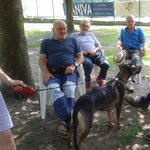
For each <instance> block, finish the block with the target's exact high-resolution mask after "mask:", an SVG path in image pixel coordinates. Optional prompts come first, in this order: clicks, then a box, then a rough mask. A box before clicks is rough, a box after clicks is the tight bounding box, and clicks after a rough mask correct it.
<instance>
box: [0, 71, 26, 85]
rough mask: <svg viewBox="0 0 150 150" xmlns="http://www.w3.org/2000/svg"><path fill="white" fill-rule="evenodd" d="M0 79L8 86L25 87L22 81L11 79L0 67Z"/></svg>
mask: <svg viewBox="0 0 150 150" xmlns="http://www.w3.org/2000/svg"><path fill="white" fill-rule="evenodd" d="M0 80H1V81H3V82H4V83H6V84H7V85H8V86H23V87H26V85H25V84H24V83H23V81H20V80H13V79H11V78H10V77H9V76H8V75H7V74H6V73H4V72H3V71H2V70H1V69H0Z"/></svg>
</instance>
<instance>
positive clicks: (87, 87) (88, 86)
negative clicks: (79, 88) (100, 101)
mask: <svg viewBox="0 0 150 150" xmlns="http://www.w3.org/2000/svg"><path fill="white" fill-rule="evenodd" d="M85 89H86V92H89V91H91V89H92V86H91V83H90V82H86V83H85Z"/></svg>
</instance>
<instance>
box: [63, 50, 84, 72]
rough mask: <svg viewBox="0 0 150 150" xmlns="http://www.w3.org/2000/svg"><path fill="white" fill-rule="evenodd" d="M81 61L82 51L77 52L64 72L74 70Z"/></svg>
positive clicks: (82, 59) (82, 58)
mask: <svg viewBox="0 0 150 150" xmlns="http://www.w3.org/2000/svg"><path fill="white" fill-rule="evenodd" d="M83 61H84V57H83V53H82V52H79V53H77V54H76V60H75V62H74V63H73V64H71V65H70V66H68V67H67V68H66V70H65V74H67V73H72V72H74V70H75V69H76V67H77V66H78V65H80V64H81V63H82V62H83ZM76 65H77V66H76Z"/></svg>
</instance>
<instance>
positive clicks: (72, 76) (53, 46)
mask: <svg viewBox="0 0 150 150" xmlns="http://www.w3.org/2000/svg"><path fill="white" fill-rule="evenodd" d="M52 30H53V32H54V36H53V38H51V39H44V40H43V41H42V43H41V50H40V58H39V66H40V68H41V70H42V72H43V81H44V83H45V85H46V86H47V88H48V94H49V97H50V100H51V102H52V105H53V108H54V111H55V113H56V115H57V116H58V117H59V118H60V119H61V123H60V124H59V128H58V130H59V131H60V130H65V128H66V129H68V126H69V124H70V121H71V111H72V109H73V107H74V103H75V97H74V96H75V95H74V94H75V89H76V84H77V83H78V72H77V67H78V65H79V64H81V63H82V62H83V59H84V58H83V54H82V52H80V49H79V47H78V45H77V41H76V39H74V38H72V37H67V25H66V23H65V22H64V21H62V20H56V21H54V23H53V28H52ZM60 132H61V131H60Z"/></svg>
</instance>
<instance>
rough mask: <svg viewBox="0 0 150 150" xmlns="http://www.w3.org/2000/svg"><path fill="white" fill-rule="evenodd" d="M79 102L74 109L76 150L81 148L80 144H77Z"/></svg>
mask: <svg viewBox="0 0 150 150" xmlns="http://www.w3.org/2000/svg"><path fill="white" fill-rule="evenodd" d="M77 106H78V105H77V103H76V105H75V106H74V109H73V124H72V126H73V143H74V147H75V148H76V150H78V149H79V147H78V144H77V127H78V123H79V122H78V112H79V110H80V107H77Z"/></svg>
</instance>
